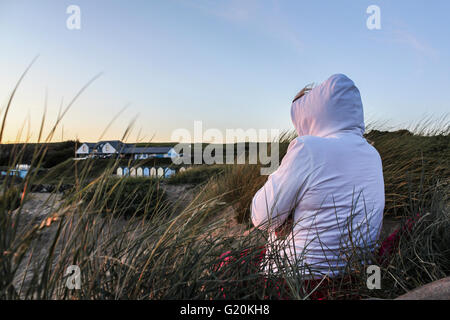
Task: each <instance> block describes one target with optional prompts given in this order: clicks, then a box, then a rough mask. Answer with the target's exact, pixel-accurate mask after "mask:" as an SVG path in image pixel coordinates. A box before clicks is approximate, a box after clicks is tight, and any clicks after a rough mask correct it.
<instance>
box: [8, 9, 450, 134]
mask: <svg viewBox="0 0 450 320" xmlns="http://www.w3.org/2000/svg"><path fill="white" fill-rule="evenodd" d="M70 5H76V6H78V7H79V8H80V13H81V14H80V29H69V28H68V27H67V20H68V19H69V18H70V16H71V14H70V13H67V8H68V7H69V6H70ZM370 5H377V6H378V7H379V8H380V28H379V29H369V28H368V27H367V24H366V22H367V20H368V18H369V17H370V16H371V14H370V13H367V12H366V10H367V8H368V7H369V6H370ZM448 12H450V1H447V0H441V1H439V0H435V1H403V0H397V1H376V0H371V1H364V0H341V1H334V0H329V1H324V0H317V1H300V0H295V1H282V0H267V1H265V0H254V1H253V0H211V1H206V0H198V1H196V0H164V1H156V0H154V1H153V0H142V1H141V0H133V1H125V0H109V1H107V0H86V1H78V0H71V1H65V0H28V1H24V0H0V108H1V110H0V111H1V113H0V115H1V116H3V114H4V111H5V106H6V104H7V102H8V99H9V96H10V94H11V92H12V90H13V88H14V86H15V84H16V82H17V81H18V79H19V78H20V75H21V74H22V73H23V71H24V70H25V69H26V67H27V66H28V65H29V64H30V62H31V61H32V60H33V58H34V57H36V56H37V55H39V57H38V59H37V60H36V62H35V63H34V64H33V66H32V67H31V69H30V70H29V72H28V73H27V75H26V77H25V78H24V80H23V82H22V83H21V85H20V86H19V89H18V91H17V92H16V95H15V97H14V100H13V103H12V105H11V108H10V111H9V113H8V116H7V121H6V126H5V128H4V137H3V142H13V141H17V140H24V139H26V138H27V137H28V139H29V140H30V141H33V139H36V138H37V136H38V133H39V126H40V124H41V120H42V115H43V113H44V110H46V125H45V128H46V129H45V130H44V134H47V133H48V132H49V130H50V128H51V126H52V123H54V121H56V119H57V116H58V112H59V110H60V109H61V106H63V108H64V107H65V106H67V104H68V103H69V102H70V101H71V100H72V99H73V97H74V96H75V95H76V94H77V92H78V91H79V90H80V89H81V88H82V87H83V86H84V85H85V84H86V83H88V82H89V81H90V80H91V79H92V78H93V77H95V76H96V75H97V74H99V73H101V76H100V77H99V78H98V79H96V80H95V81H94V82H93V83H92V84H91V85H90V86H89V87H88V88H87V89H86V90H85V91H84V92H83V93H82V94H81V96H80V97H79V98H78V99H77V100H76V101H75V103H74V104H73V106H72V107H71V108H70V110H69V111H68V112H67V114H65V116H64V118H63V119H62V121H61V125H60V126H59V127H58V129H57V130H56V132H55V135H54V137H53V141H59V140H61V139H63V140H67V139H78V140H80V141H92V142H93V141H97V140H99V139H100V138H102V139H122V137H123V135H124V133H125V132H126V130H127V127H128V126H130V125H132V128H131V131H130V132H129V136H128V137H127V139H126V140H127V141H154V142H162V141H170V140H171V136H172V133H173V132H174V130H176V129H179V128H186V129H188V130H190V131H193V128H194V121H202V126H203V129H205V130H206V129H209V128H216V129H218V130H220V131H221V132H225V130H226V129H238V128H242V129H244V130H247V129H258V130H259V129H267V130H270V129H279V130H289V129H293V126H292V123H291V120H290V106H291V101H292V98H293V97H294V96H295V95H296V93H297V92H298V91H299V90H300V89H301V88H303V87H304V86H305V85H307V84H310V83H315V84H319V83H321V82H322V81H324V80H326V79H327V78H328V77H329V76H330V75H332V74H335V73H344V74H346V75H347V76H348V77H350V78H351V79H352V80H353V81H354V82H355V84H356V85H357V87H358V88H359V90H360V92H361V97H362V101H363V104H364V112H365V119H366V123H374V122H375V123H378V125H380V126H385V127H386V128H387V127H389V128H401V127H408V126H410V125H411V124H414V123H417V122H418V121H420V120H421V119H423V118H424V117H427V116H431V117H435V118H437V119H439V118H441V117H443V116H444V115H445V114H447V113H448V111H449V110H450V108H449V101H450V90H449V89H450V72H449V71H450V68H449V64H450V63H449V61H450V41H449V39H450V24H449V22H448ZM114 119H115V120H114ZM113 120H114V121H113ZM111 121H113V122H112V123H111ZM105 129H107V130H106V132H105V133H104V131H105ZM19 133H22V135H21V136H20V135H19V136H18V134H19ZM103 133H104V134H103ZM102 134H103V135H102Z"/></svg>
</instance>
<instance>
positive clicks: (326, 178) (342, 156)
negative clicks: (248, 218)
mask: <svg viewBox="0 0 450 320" xmlns="http://www.w3.org/2000/svg"><path fill="white" fill-rule="evenodd" d="M291 118H292V122H293V123H294V126H295V128H296V130H297V133H298V138H296V139H295V140H293V141H292V142H291V143H290V145H289V148H288V151H287V154H286V155H285V157H284V158H283V160H282V162H281V165H280V167H279V168H278V169H277V170H276V171H275V172H274V173H273V174H271V175H270V176H269V177H268V180H267V182H266V184H265V185H264V186H263V187H262V188H261V189H260V190H259V191H258V192H257V193H256V194H255V196H254V198H253V201H252V206H251V213H252V221H253V224H254V225H255V226H257V227H259V228H264V229H268V230H269V232H270V242H269V244H268V245H267V254H266V261H270V259H271V258H270V256H271V254H272V253H273V252H274V250H276V251H277V253H278V256H286V255H287V256H288V257H289V259H287V260H288V261H289V263H290V264H292V263H293V262H295V265H296V268H297V269H301V270H302V271H301V272H302V273H303V274H307V275H309V276H311V277H314V278H318V277H321V276H323V275H324V274H327V275H330V276H335V275H337V274H339V273H340V272H342V271H343V269H344V267H345V266H346V265H347V263H348V262H347V261H348V254H349V252H352V251H353V249H355V248H363V251H364V250H367V248H368V249H370V250H371V249H373V247H374V244H375V242H376V241H377V240H378V237H379V232H380V229H381V224H382V217H383V209H384V182H383V172H382V165H381V159H380V156H379V154H378V152H377V151H376V150H375V148H374V147H372V146H371V145H370V144H369V143H368V142H367V141H366V139H365V138H364V137H363V133H364V116H363V107H362V102H361V96H360V93H359V90H358V88H357V87H356V86H355V84H354V83H353V81H352V80H350V79H349V78H348V77H346V76H345V75H342V74H336V75H333V76H331V77H330V78H329V79H328V80H326V81H325V82H324V83H322V84H321V85H319V86H317V87H315V88H314V89H312V90H311V91H310V92H309V93H306V94H305V95H304V96H303V97H301V98H300V99H298V100H296V101H294V102H293V103H292V107H291ZM289 215H291V216H292V217H293V222H294V227H293V231H292V232H291V233H290V234H289V236H288V237H287V238H286V239H285V240H281V239H279V238H277V237H276V235H275V229H276V228H278V227H279V226H281V225H282V224H283V223H284V222H285V221H286V219H287V218H288V216H289ZM353 252H354V251H353ZM365 252H367V251H365ZM272 256H273V255H272ZM272 261H273V259H272ZM299 266H303V267H302V268H299ZM280 268H282V267H281V265H280V264H279V263H275V262H272V263H268V264H266V272H271V271H276V270H279V269H280ZM297 272H298V271H297Z"/></svg>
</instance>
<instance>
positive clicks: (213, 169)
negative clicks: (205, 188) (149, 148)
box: [167, 165, 226, 184]
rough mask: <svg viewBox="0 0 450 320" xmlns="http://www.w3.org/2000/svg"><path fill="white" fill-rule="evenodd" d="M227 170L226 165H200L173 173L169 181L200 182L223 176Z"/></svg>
mask: <svg viewBox="0 0 450 320" xmlns="http://www.w3.org/2000/svg"><path fill="white" fill-rule="evenodd" d="M225 170H226V165H212V166H208V165H200V166H197V167H191V168H189V169H188V170H186V171H184V172H180V173H177V174H175V175H172V176H171V177H170V178H169V179H168V180H167V183H169V184H200V183H204V182H207V181H208V180H209V179H211V178H213V177H215V176H221V174H222V173H223V172H224V171H225Z"/></svg>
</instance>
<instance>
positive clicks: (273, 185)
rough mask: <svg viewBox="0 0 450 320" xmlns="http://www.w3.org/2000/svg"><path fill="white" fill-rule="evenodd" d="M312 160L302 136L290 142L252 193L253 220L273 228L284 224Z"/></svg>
mask: <svg viewBox="0 0 450 320" xmlns="http://www.w3.org/2000/svg"><path fill="white" fill-rule="evenodd" d="M310 173H311V161H310V159H309V155H308V152H307V151H306V149H305V148H304V144H303V142H302V140H301V139H299V138H297V139H295V140H293V141H292V142H291V144H290V145H289V148H288V151H287V153H286V155H285V156H284V158H283V161H282V162H281V165H280V167H279V168H278V169H277V170H276V171H275V172H274V173H272V174H271V175H270V176H269V178H268V179H267V182H266V183H265V184H264V186H263V187H262V188H261V189H259V190H258V192H257V193H256V194H255V196H254V197H253V201H252V206H251V216H252V222H253V224H254V225H255V226H256V227H258V228H261V229H268V230H270V231H275V230H276V229H277V228H279V227H280V226H282V225H283V223H284V222H285V221H286V219H287V218H288V217H289V215H290V213H292V212H293V210H295V208H296V206H297V204H298V201H299V200H300V199H301V197H302V195H303V194H304V192H305V189H306V185H307V177H308V175H309V174H310Z"/></svg>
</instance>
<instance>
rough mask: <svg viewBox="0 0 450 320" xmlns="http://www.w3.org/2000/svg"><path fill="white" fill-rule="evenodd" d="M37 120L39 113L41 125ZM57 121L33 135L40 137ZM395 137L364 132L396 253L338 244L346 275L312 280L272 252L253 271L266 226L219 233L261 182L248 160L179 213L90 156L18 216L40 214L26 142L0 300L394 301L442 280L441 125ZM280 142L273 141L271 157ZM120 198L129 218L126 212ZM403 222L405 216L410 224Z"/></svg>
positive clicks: (4, 214) (38, 158)
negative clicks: (372, 277)
mask: <svg viewBox="0 0 450 320" xmlns="http://www.w3.org/2000/svg"><path fill="white" fill-rule="evenodd" d="M84 89H85V88H83V89H82V90H81V91H83V90H84ZM78 95H79V94H77V95H76V96H75V99H74V100H72V101H71V102H70V104H69V105H68V107H70V106H71V105H72V104H73V103H74V101H75V100H76V97H77V96H78ZM12 97H13V95H12ZM12 97H11V99H10V101H9V102H8V108H6V109H5V112H4V116H3V122H2V123H3V124H2V126H4V125H5V124H6V123H7V121H6V118H7V112H8V110H9V106H10V104H11V102H12ZM65 110H67V109H65ZM64 114H65V113H64V112H63V113H62V116H63V115H64ZM44 120H45V115H44V117H43V121H42V126H44V123H45V121H44ZM60 120H61V118H58V121H57V122H56V123H55V124H54V126H53V127H52V130H51V131H50V132H51V134H50V135H49V136H48V137H47V138H45V139H43V140H44V141H50V139H51V135H52V132H53V133H54V132H55V130H56V127H57V126H58V125H59V123H60ZM1 132H3V127H2V128H1ZM41 132H42V129H41ZM403 133H404V132H403ZM403 133H396V134H395V133H394V134H392V135H390V134H380V135H377V133H376V132H375V131H373V132H372V133H370V132H369V134H368V138H369V140H371V141H373V142H374V146H375V147H376V148H377V149H378V150H379V152H380V154H381V155H382V158H383V165H384V168H385V169H384V170H385V172H384V173H385V182H386V190H387V192H388V194H387V199H390V200H389V201H388V205H387V214H397V215H398V216H399V217H401V221H402V225H403V226H405V227H406V228H408V232H405V233H401V234H400V238H399V243H398V248H397V250H395V252H394V253H393V254H392V255H390V256H388V257H387V258H386V259H384V260H383V261H379V259H378V257H377V253H376V252H374V253H371V252H369V253H367V252H365V253H364V254H362V255H361V254H360V252H362V251H361V250H360V249H361V248H352V247H349V248H342V249H343V251H344V250H345V251H347V252H349V255H348V256H349V259H348V264H347V266H345V268H344V269H345V270H346V273H345V274H344V275H343V276H340V277H335V278H330V277H323V279H321V285H320V286H314V285H311V282H308V281H307V278H306V277H305V276H304V274H303V272H302V271H304V270H302V268H300V267H299V266H297V265H294V266H292V265H291V264H290V263H291V261H289V260H288V259H285V258H283V257H282V256H277V255H276V254H275V256H273V257H271V258H272V259H274V260H275V261H278V263H279V265H286V266H290V267H289V268H287V270H282V271H280V272H278V273H276V274H270V275H264V274H262V273H261V269H260V265H259V263H255V261H257V260H258V256H259V255H260V253H261V248H262V246H263V245H264V244H265V243H267V239H268V234H267V233H266V232H264V231H261V230H257V229H253V228H251V229H249V230H248V231H247V232H245V233H242V234H233V235H230V234H229V232H227V231H228V230H227V221H226V218H225V217H224V216H223V209H224V206H231V207H233V208H234V211H235V212H236V219H237V220H238V221H239V222H240V223H243V224H247V225H248V213H249V212H248V210H249V203H250V201H251V198H252V196H253V194H254V193H255V191H256V190H257V189H258V188H259V187H260V186H261V185H262V184H263V183H264V181H265V179H266V177H264V176H261V175H260V174H259V165H233V166H227V167H226V168H224V170H223V172H221V173H220V175H214V176H213V177H212V178H209V179H208V180H207V181H206V182H205V183H204V184H202V185H200V186H199V187H198V188H197V189H196V193H195V197H194V200H193V201H192V202H191V203H189V204H188V205H186V206H185V207H183V208H182V210H181V211H180V210H178V209H177V210H175V209H174V207H176V205H175V206H174V205H173V204H170V203H168V202H167V201H166V199H165V198H164V197H154V195H155V192H158V182H157V181H153V182H148V183H142V181H137V182H136V185H135V186H133V187H132V188H131V190H130V189H129V188H127V187H126V184H127V181H128V180H127V179H126V178H125V179H114V180H111V175H112V174H113V173H114V171H115V169H116V167H117V162H116V161H111V163H109V164H108V166H107V167H106V168H104V170H101V171H96V170H95V168H94V166H95V164H94V162H92V161H86V162H81V163H80V164H79V165H78V164H77V166H76V167H75V168H74V171H73V184H74V187H73V189H72V190H71V192H69V193H67V194H66V195H65V196H63V197H61V195H58V194H57V193H56V192H55V194H53V196H52V197H49V198H48V200H47V201H46V202H45V204H41V205H42V207H44V205H45V207H46V208H47V211H45V214H35V215H30V213H29V211H30V210H31V211H33V212H34V213H36V212H37V213H40V212H41V208H39V207H37V208H36V207H30V203H32V202H31V201H32V200H33V199H32V198H33V195H31V194H30V190H29V186H30V185H33V184H34V183H36V181H39V175H38V173H39V170H40V169H41V165H42V161H43V159H44V157H45V148H46V147H45V145H40V144H36V145H35V152H34V153H33V157H32V160H31V168H32V169H31V170H30V173H29V174H28V175H27V177H26V178H25V179H20V178H18V177H16V176H6V177H4V178H3V179H2V181H1V182H2V193H1V201H0V298H2V299H212V300H217V299H280V298H285V299H311V298H314V297H315V293H319V292H320V293H321V295H322V296H323V297H326V298H328V299H362V298H368V297H378V298H394V297H396V296H398V295H400V294H402V293H405V292H407V291H408V290H411V289H413V288H416V287H418V286H420V285H422V284H425V283H428V282H431V281H434V280H437V279H440V278H442V277H445V276H449V275H450V265H449V261H450V253H449V249H448V248H450V239H449V232H448V230H449V224H450V213H449V202H448V200H449V199H448V195H449V185H448V179H449V176H448V162H446V161H448V157H446V155H447V153H448V139H449V136H448V128H447V129H444V130H443V131H442V132H441V133H438V134H433V132H431V134H430V132H427V133H426V135H419V134H418V133H417V132H416V133H414V132H413V134H412V135H410V134H406V133H405V134H403ZM435 133H436V132H435ZM127 134H128V131H127V132H126V133H125V135H124V136H126V135H127ZM40 138H41V135H40ZM292 138H293V136H292V135H289V134H288V135H284V136H283V137H281V138H280V141H279V142H281V144H280V146H281V147H282V148H280V149H283V148H284V151H283V150H282V151H281V152H280V153H281V156H283V154H284V153H285V149H286V147H287V144H288V142H289V141H290V140H291V139H292ZM0 142H1V134H0ZM24 150H25V148H19V149H17V150H16V151H15V152H13V153H11V157H10V159H9V162H8V163H9V166H10V167H11V168H12V167H14V166H15V164H18V163H22V159H23V156H24ZM192 170H194V169H192ZM93 172H95V174H94V173H93ZM59 177H60V179H58V175H57V174H55V176H53V177H52V179H54V183H55V184H59V185H61V184H63V183H65V179H64V175H60V176H59ZM13 187H14V189H12V188H13ZM133 188H134V189H133ZM138 190H139V191H138ZM137 192H139V194H140V196H139V199H140V200H136V194H137ZM224 203H225V204H224ZM130 204H133V205H134V206H136V210H134V211H133V212H134V213H136V214H133V212H131V214H130V212H129V207H130ZM42 212H44V211H43V209H42ZM138 213H139V214H138ZM124 215H127V219H125V218H124ZM349 218H351V217H349ZM411 219H414V220H415V221H417V222H416V223H414V224H413V225H412V226H411V227H410V221H411ZM381 240H383V239H381ZM245 250H246V251H245ZM226 251H229V252H230V253H229V256H230V257H232V258H230V259H228V261H227V263H223V262H224V260H223V258H220V256H221V254H222V253H224V252H226ZM243 252H246V253H245V254H242V253H243ZM374 262H376V263H377V264H378V265H379V266H380V267H381V275H382V288H381V289H380V290H369V289H368V288H367V285H366V279H367V274H366V267H367V265H368V264H372V263H374ZM264 263H265V262H263V264H264ZM71 265H76V266H78V267H79V269H80V271H81V288H80V289H77V290H76V289H69V288H68V287H67V286H66V284H67V281H68V279H69V277H70V274H66V270H67V268H68V267H69V266H71ZM280 283H282V285H279V284H280Z"/></svg>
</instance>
